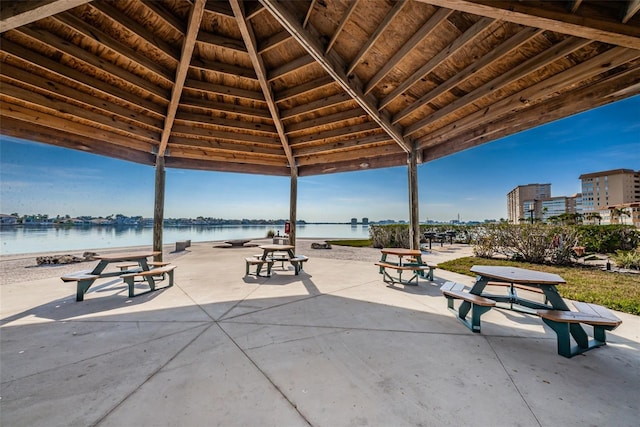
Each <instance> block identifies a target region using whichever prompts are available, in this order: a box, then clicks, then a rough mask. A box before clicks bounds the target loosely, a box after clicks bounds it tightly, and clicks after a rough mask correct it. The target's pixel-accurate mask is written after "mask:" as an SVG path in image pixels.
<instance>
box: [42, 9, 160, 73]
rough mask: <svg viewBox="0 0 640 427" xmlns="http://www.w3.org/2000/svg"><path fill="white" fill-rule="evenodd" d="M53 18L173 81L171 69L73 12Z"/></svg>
mask: <svg viewBox="0 0 640 427" xmlns="http://www.w3.org/2000/svg"><path fill="white" fill-rule="evenodd" d="M52 19H55V20H56V21H58V22H60V23H61V24H63V25H66V26H67V27H69V28H71V29H73V30H74V31H76V32H77V33H78V34H82V35H83V36H85V37H86V38H88V39H91V40H93V41H95V42H96V43H99V44H101V45H102V46H104V47H106V48H109V49H111V50H112V51H114V52H116V53H117V54H119V55H121V56H122V57H123V58H127V59H128V60H130V61H131V62H134V63H135V64H137V65H140V66H142V67H144V68H145V69H147V70H148V71H151V72H152V73H154V74H155V75H156V76H157V77H159V78H161V79H163V80H164V81H165V82H166V83H167V84H172V83H173V77H172V76H171V73H169V71H168V70H166V69H165V68H163V67H162V66H161V65H160V64H158V63H157V62H155V61H152V60H151V59H149V58H147V57H146V56H144V55H142V54H140V52H138V51H136V50H134V49H131V48H130V47H129V46H126V45H125V44H123V43H122V42H120V41H118V40H115V39H114V38H112V37H111V36H109V35H108V34H106V33H104V32H102V31H101V30H99V29H98V28H96V27H95V26H93V25H89V24H87V23H86V22H84V21H82V20H81V19H78V18H77V17H76V16H74V15H72V14H71V13H68V12H65V13H60V14H58V15H56V16H53V17H52Z"/></svg>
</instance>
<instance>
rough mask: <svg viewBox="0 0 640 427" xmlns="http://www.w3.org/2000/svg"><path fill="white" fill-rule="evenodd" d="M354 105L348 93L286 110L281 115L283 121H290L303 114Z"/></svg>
mask: <svg viewBox="0 0 640 427" xmlns="http://www.w3.org/2000/svg"><path fill="white" fill-rule="evenodd" d="M347 102H348V103H353V98H351V97H350V96H349V95H347V94H346V93H338V94H336V95H332V96H328V97H326V98H321V99H318V100H317V101H313V102H309V103H307V104H301V105H298V106H297V107H293V108H291V109H289V110H284V111H283V112H282V113H281V115H282V118H283V119H290V118H292V117H296V116H300V115H302V114H308V113H312V112H314V111H319V110H322V109H325V108H329V107H335V106H337V105H340V104H344V103H347Z"/></svg>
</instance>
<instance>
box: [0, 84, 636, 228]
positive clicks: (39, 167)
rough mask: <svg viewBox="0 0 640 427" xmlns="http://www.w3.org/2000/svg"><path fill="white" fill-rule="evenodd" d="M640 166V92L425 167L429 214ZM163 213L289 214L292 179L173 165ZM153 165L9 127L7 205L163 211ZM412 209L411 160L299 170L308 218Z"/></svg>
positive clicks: (568, 190) (454, 212)
mask: <svg viewBox="0 0 640 427" xmlns="http://www.w3.org/2000/svg"><path fill="white" fill-rule="evenodd" d="M617 168H627V169H634V170H639V169H640V96H635V97H632V98H629V99H627V100H624V101H620V102H617V103H614V104H610V105H607V106H604V107H600V108H598V109H595V110H592V111H589V112H586V113H582V114H579V115H576V116H573V117H569V118H567V119H564V120H560V121H556V122H553V123H550V124H547V125H545V126H541V127H538V128H535V129H531V130H529V131H525V132H521V133H518V134H516V135H513V136H510V137H506V138H502V139H499V140H497V141H494V142H491V143H488V144H484V145H481V146H480V147H476V148H473V149H469V150H466V151H463V152H460V153H457V154H454V155H451V156H448V157H445V158H442V159H439V160H435V161H432V162H428V163H425V164H422V165H420V166H419V167H418V179H419V184H418V191H419V201H420V220H421V221H424V220H427V219H432V220H440V221H449V220H451V219H457V218H458V215H459V216H460V219H461V220H462V221H471V220H479V221H482V220H484V219H499V218H506V216H507V213H506V195H507V193H508V192H509V191H511V190H512V189H513V188H515V187H516V186H518V185H525V184H530V183H550V184H551V192H552V195H553V196H563V195H564V196H569V195H572V194H575V193H578V192H580V180H579V179H578V177H579V176H580V175H581V174H584V173H590V172H597V171H603V170H609V169H617ZM166 172H167V173H166V175H167V179H166V195H165V217H167V218H176V217H192V218H195V217H197V216H204V217H216V218H234V219H240V218H248V219H284V218H288V216H289V178H287V177H270V176H259V175H249V174H246V175H245V174H236V173H219V172H203V171H192V170H179V169H167V170H166ZM154 178H155V175H154V168H153V167H151V166H143V165H139V164H136V163H131V162H127V161H122V160H115V159H110V158H108V157H103V156H97V155H94V154H88V153H84V152H81V151H74V150H69V149H63V148H58V147H54V146H48V145H43V144H38V143H34V142H29V141H19V140H16V139H13V138H8V137H3V136H0V182H1V186H0V213H7V214H8V213H14V212H17V213H19V214H21V215H24V214H30V213H42V214H48V215H50V216H56V215H66V214H68V215H71V216H72V217H73V216H79V215H92V216H107V215H110V214H119V213H120V214H124V215H130V216H135V215H142V216H144V217H153V195H154ZM352 217H355V218H362V217H368V218H369V219H370V220H372V221H379V220H384V219H394V220H403V219H404V220H407V219H408V217H409V208H408V190H407V168H406V167H396V168H388V169H374V170H368V171H361V172H349V173H340V174H329V175H322V176H312V177H301V178H299V179H298V219H303V220H305V221H308V222H321V221H330V222H347V221H349V220H350V219H351V218H352Z"/></svg>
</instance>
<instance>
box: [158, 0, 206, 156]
mask: <svg viewBox="0 0 640 427" xmlns="http://www.w3.org/2000/svg"><path fill="white" fill-rule="evenodd" d="M205 3H206V0H196V1H195V3H194V5H193V8H192V9H191V13H190V15H189V23H188V25H187V32H186V33H185V35H184V41H183V43H182V54H181V55H180V62H179V63H178V69H177V70H176V80H175V83H174V84H173V89H172V90H171V100H170V101H169V106H168V107H167V116H166V118H165V122H164V129H163V130H162V135H161V137H160V145H159V147H158V156H159V157H164V154H165V152H166V150H167V145H168V143H169V137H170V136H171V128H172V127H173V121H174V120H175V117H176V112H177V111H178V104H179V103H180V97H181V96H182V88H183V87H184V82H185V80H186V78H187V71H188V70H189V63H190V62H191V56H192V55H193V49H194V47H195V45H196V39H197V37H198V30H199V29H200V22H201V21H202V17H203V15H204V6H205Z"/></svg>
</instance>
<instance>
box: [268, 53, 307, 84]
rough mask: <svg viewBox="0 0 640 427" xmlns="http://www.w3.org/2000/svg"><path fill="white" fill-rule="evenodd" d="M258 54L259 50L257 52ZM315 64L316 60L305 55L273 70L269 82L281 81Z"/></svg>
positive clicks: (269, 74)
mask: <svg viewBox="0 0 640 427" xmlns="http://www.w3.org/2000/svg"><path fill="white" fill-rule="evenodd" d="M256 52H257V50H256ZM315 63H316V61H314V59H313V58H312V57H311V56H309V55H303V56H301V57H300V58H296V59H294V60H293V61H288V62H286V63H285V64H282V65H281V66H280V67H278V68H274V69H272V70H271V71H270V72H269V73H268V76H267V81H269V82H272V81H274V80H276V79H280V78H283V77H286V76H287V75H289V74H291V73H295V72H297V71H300V70H301V69H303V68H304V67H308V66H310V65H314V64H315ZM265 72H267V71H266V69H265Z"/></svg>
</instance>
